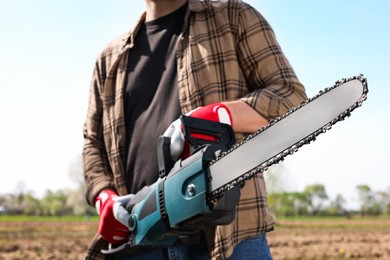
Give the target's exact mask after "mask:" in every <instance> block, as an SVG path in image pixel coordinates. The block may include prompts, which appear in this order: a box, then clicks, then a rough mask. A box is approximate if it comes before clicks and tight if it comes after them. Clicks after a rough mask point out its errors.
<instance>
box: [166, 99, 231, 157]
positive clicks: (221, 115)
mask: <svg viewBox="0 0 390 260" xmlns="http://www.w3.org/2000/svg"><path fill="white" fill-rule="evenodd" d="M186 116H190V117H195V118H200V119H205V120H210V121H214V122H219V123H225V124H229V125H233V121H232V116H231V114H230V111H229V109H228V108H227V106H225V105H224V104H222V103H215V104H211V105H207V106H202V107H198V108H196V109H194V110H192V111H191V112H189V113H187V114H186ZM164 136H166V137H170V138H171V144H170V151H171V158H172V160H174V161H177V160H178V159H180V158H181V159H185V158H187V157H188V156H189V155H190V154H189V144H188V142H186V141H185V140H184V135H183V129H182V126H181V122H180V119H177V120H176V121H174V122H173V123H172V124H171V125H170V126H169V127H168V129H167V130H166V131H165V133H164ZM196 137H197V138H201V139H206V140H207V138H209V137H208V136H207V135H204V136H202V135H198V136H196Z"/></svg>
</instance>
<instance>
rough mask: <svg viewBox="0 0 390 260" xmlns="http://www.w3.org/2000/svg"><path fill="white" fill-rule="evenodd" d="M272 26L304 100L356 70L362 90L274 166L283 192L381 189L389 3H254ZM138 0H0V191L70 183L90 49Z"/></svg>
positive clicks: (127, 17) (111, 33) (134, 13)
mask: <svg viewBox="0 0 390 260" xmlns="http://www.w3.org/2000/svg"><path fill="white" fill-rule="evenodd" d="M247 2H248V3H250V4H251V5H253V6H254V7H256V8H257V9H258V10H259V11H260V12H261V13H262V14H263V16H265V18H266V19H267V20H268V21H269V22H270V24H271V25H272V27H273V28H274V31H275V33H276V36H277V39H278V40H279V43H280V45H281V46H282V48H283V50H284V52H285V54H286V56H287V57H288V59H289V60H290V62H291V64H292V65H293V67H294V69H295V70H296V73H297V75H298V77H299V78H300V80H301V81H302V82H303V84H304V85H305V86H306V90H307V93H308V95H309V96H313V95H315V94H316V93H317V92H318V91H320V90H321V89H323V88H325V87H329V86H331V85H333V83H334V82H335V81H336V80H338V79H340V78H343V77H350V76H353V75H356V74H358V73H363V74H364V75H365V76H366V77H367V79H368V83H369V89H370V93H369V95H368V100H367V102H366V103H365V104H364V105H363V107H361V108H359V109H358V110H356V111H355V112H354V113H353V114H352V116H351V118H349V119H348V120H346V121H345V122H342V123H340V124H339V125H337V126H336V127H335V128H334V129H333V130H332V131H330V132H329V133H327V134H326V135H323V136H320V137H319V138H318V140H317V141H316V142H315V143H313V144H311V145H310V146H307V147H304V148H302V150H301V151H300V152H298V153H297V154H295V155H294V156H291V157H290V158H288V159H287V160H286V161H285V162H284V163H283V164H282V165H281V167H279V168H281V169H282V170H281V171H280V172H281V173H273V174H276V175H278V176H280V177H281V179H282V182H283V183H285V185H284V187H285V189H291V190H293V189H295V190H302V189H303V188H304V187H305V186H306V185H308V184H313V183H322V184H324V185H325V186H326V188H327V191H328V193H329V194H330V195H331V196H334V195H335V194H337V193H341V194H343V195H344V196H345V197H346V198H347V199H349V200H353V198H354V189H355V187H356V185H358V184H368V185H369V186H370V187H371V188H372V189H373V190H386V189H390V177H389V173H390V170H389V168H388V165H387V160H388V158H389V152H388V150H389V148H388V147H389V145H390V138H389V135H388V133H389V132H390V119H389V116H388V112H389V111H390V109H389V108H390V105H389V101H388V99H389V98H388V97H389V94H390V91H389V87H390V79H389V77H388V75H389V72H388V70H389V68H390V67H389V60H390V50H389V46H390V31H389V28H390V19H389V18H388V13H387V12H388V10H390V4H389V3H390V2H389V1H387V0H378V1H375V2H372V1H362V0H355V1H352V0H347V1H336V0H328V1H315V0H311V1H309V0H301V1H287V0H279V1H275V0H272V1H271V0H267V1H261V0H251V1H247ZM143 9H144V4H143V1H130V0H126V1H125V0H117V1H103V0H84V1H75V0H57V1H50V0H35V1H28V0H18V1H14V0H1V1H0V37H1V41H0V122H1V127H0V158H1V159H0V174H1V176H2V181H1V182H0V193H5V192H13V191H14V190H15V187H16V185H17V183H18V181H24V182H25V184H26V187H27V189H28V190H33V191H35V192H36V194H38V195H39V194H42V193H43V192H44V191H45V190H46V189H54V190H55V189H59V188H65V187H73V185H74V184H73V182H72V181H71V180H70V179H69V176H68V171H69V166H70V164H72V162H74V161H75V160H76V159H77V158H78V157H79V156H80V154H81V150H82V143H83V139H82V126H83V123H84V119H85V115H86V109H87V99H88V90H89V83H90V79H91V75H92V68H93V64H94V61H95V57H96V56H97V55H98V53H99V52H100V50H101V49H102V48H103V47H104V46H105V45H106V44H107V43H108V42H109V41H110V40H111V39H113V38H114V37H116V36H117V35H119V34H121V33H123V32H126V31H128V30H129V29H130V28H131V27H132V26H133V25H134V23H135V22H136V20H137V19H138V17H139V16H140V14H141V12H142V10H143Z"/></svg>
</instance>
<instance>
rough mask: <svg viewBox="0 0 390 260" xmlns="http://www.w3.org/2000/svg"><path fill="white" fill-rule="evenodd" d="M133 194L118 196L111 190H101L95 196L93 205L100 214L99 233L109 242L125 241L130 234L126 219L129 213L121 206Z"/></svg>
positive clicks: (118, 242)
mask: <svg viewBox="0 0 390 260" xmlns="http://www.w3.org/2000/svg"><path fill="white" fill-rule="evenodd" d="M133 196H134V195H133V194H129V195H126V196H118V195H117V194H116V193H115V192H114V191H112V190H103V191H102V192H100V194H99V196H98V197H97V198H96V201H95V207H96V211H97V213H98V214H99V216H100V222H99V234H100V235H101V236H102V237H103V238H104V240H106V241H107V242H109V243H111V244H120V243H123V242H125V241H126V239H127V237H128V236H129V234H130V231H129V228H128V227H127V221H128V218H129V216H130V214H129V213H128V212H127V210H126V209H125V208H124V207H123V205H126V204H127V202H128V201H130V200H131V198H132V197H133Z"/></svg>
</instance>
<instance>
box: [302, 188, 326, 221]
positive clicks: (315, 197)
mask: <svg viewBox="0 0 390 260" xmlns="http://www.w3.org/2000/svg"><path fill="white" fill-rule="evenodd" d="M305 193H307V194H308V196H309V202H310V212H311V213H312V214H313V215H317V214H318V213H319V212H320V211H321V210H323V209H324V203H325V202H326V201H327V200H328V195H327V194H326V190H325V186H324V185H322V184H312V185H308V186H306V188H305Z"/></svg>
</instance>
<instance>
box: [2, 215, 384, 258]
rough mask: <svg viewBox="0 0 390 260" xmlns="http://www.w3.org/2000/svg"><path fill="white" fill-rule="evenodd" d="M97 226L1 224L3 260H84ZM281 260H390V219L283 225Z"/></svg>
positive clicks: (272, 237) (276, 246)
mask: <svg viewBox="0 0 390 260" xmlns="http://www.w3.org/2000/svg"><path fill="white" fill-rule="evenodd" d="M97 224H98V223H97V222H96V221H79V222H76V221H71V222H69V221H64V222H61V221H54V222H53V221H47V222H42V221H36V222H9V221H7V222H0V260H3V259H83V258H84V253H85V251H86V249H87V246H88V244H89V242H90V241H91V239H92V237H93V235H94V234H95V231H96V230H97ZM268 243H269V245H270V248H271V252H272V255H273V257H274V259H275V260H277V259H390V219H378V220H375V219H369V220H366V219H358V220H356V219H355V220H348V219H345V220H321V219H320V220H315V221H312V220H304V221H297V220H279V221H277V225H276V229H275V231H273V232H271V233H269V234H268Z"/></svg>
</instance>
